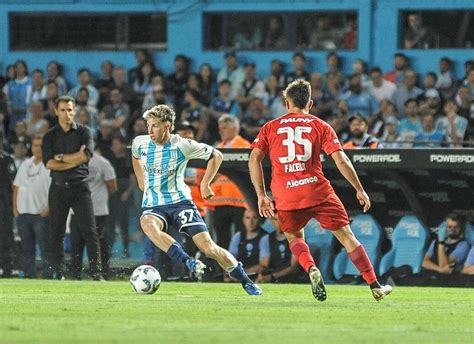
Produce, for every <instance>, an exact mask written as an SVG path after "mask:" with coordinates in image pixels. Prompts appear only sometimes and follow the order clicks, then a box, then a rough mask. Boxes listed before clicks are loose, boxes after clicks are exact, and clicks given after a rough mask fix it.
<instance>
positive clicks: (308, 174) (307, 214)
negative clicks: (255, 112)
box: [249, 80, 392, 301]
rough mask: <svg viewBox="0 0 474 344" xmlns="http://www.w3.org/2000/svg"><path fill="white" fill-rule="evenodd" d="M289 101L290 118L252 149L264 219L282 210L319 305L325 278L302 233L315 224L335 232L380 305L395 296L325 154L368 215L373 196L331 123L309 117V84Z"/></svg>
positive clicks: (263, 133)
mask: <svg viewBox="0 0 474 344" xmlns="http://www.w3.org/2000/svg"><path fill="white" fill-rule="evenodd" d="M284 96H285V104H286V108H287V109H288V113H287V114H286V115H283V116H281V117H279V118H276V119H274V120H272V121H270V122H268V123H266V124H265V125H264V126H263V127H262V128H261V130H260V133H259V134H258V136H257V138H256V139H255V141H254V142H253V143H252V148H253V150H252V153H251V154H250V160H249V168H250V177H251V178H252V183H253V185H254V187H255V190H256V192H257V197H258V209H259V212H260V215H261V216H264V217H267V218H268V217H273V216H275V213H276V209H277V210H278V214H277V216H278V219H279V221H280V224H281V229H282V231H283V232H284V233H285V236H286V238H287V239H288V241H289V243H290V249H291V252H292V253H293V254H294V255H295V256H296V257H297V258H298V261H299V263H300V265H301V266H302V267H303V268H304V270H305V271H307V272H308V274H309V278H310V281H311V287H312V291H313V295H314V297H315V298H316V299H317V300H319V301H324V300H326V298H327V294H326V287H325V285H324V281H323V278H322V276H321V273H320V271H319V270H318V268H317V267H316V264H315V262H314V259H313V257H312V256H311V253H310V251H309V247H308V245H307V244H306V242H305V240H304V231H303V227H304V226H305V225H306V224H307V223H308V221H309V220H310V219H311V218H315V219H316V220H318V221H319V223H320V224H321V226H322V227H323V228H325V229H328V230H330V231H331V232H332V233H333V234H334V235H335V237H336V238H337V239H338V240H339V241H340V242H341V244H342V245H343V246H344V247H345V248H346V250H347V253H348V255H349V258H350V259H351V260H352V262H353V263H354V265H355V266H356V267H357V269H358V270H359V271H360V273H361V275H362V277H363V278H364V280H365V281H366V282H367V284H368V285H369V286H370V288H371V290H372V295H373V297H374V298H375V300H377V301H379V300H381V299H383V298H384V297H385V296H386V295H388V294H389V293H390V292H391V291H392V287H391V286H389V285H380V283H379V282H378V281H377V277H376V276H375V272H374V268H373V266H372V264H371V262H370V260H369V257H368V256H367V253H366V251H365V249H364V247H363V246H362V245H361V243H360V242H359V241H358V240H357V239H356V237H355V236H354V233H353V232H352V230H351V228H350V226H349V217H348V216H347V213H346V210H345V209H344V206H343V204H342V202H341V201H340V199H339V197H337V195H336V193H335V192H334V189H333V188H332V186H331V184H330V183H329V181H328V180H327V179H326V178H325V177H324V174H323V171H322V166H321V159H320V153H321V150H323V151H324V152H325V153H326V154H327V155H329V156H331V157H332V158H333V159H334V161H335V163H336V166H337V168H338V169H339V171H340V172H341V173H342V175H343V176H344V177H345V178H346V179H347V180H348V181H349V182H350V183H351V185H352V186H353V187H354V188H355V190H356V197H357V199H358V200H359V203H360V205H361V206H363V210H364V212H367V211H368V210H369V208H370V199H369V196H368V195H367V193H366V192H365V191H364V188H363V187H362V185H361V183H360V181H359V178H358V176H357V173H356V171H355V170H354V167H353V166H352V164H351V161H350V160H349V158H348V157H347V156H346V154H345V153H344V151H343V150H342V147H341V144H340V143H339V140H338V138H337V135H336V133H335V132H334V130H333V129H332V128H331V127H330V126H329V124H327V123H326V122H324V121H322V120H320V119H319V118H317V117H315V116H312V115H309V110H310V109H311V107H312V105H313V102H312V100H311V86H310V84H309V83H308V82H307V81H304V80H295V81H293V82H292V83H290V84H289V85H288V87H287V88H286V90H285V91H284ZM266 155H268V156H269V158H270V162H271V166H272V181H271V190H272V194H273V197H274V199H275V204H274V203H273V201H272V199H271V198H270V197H269V196H268V195H267V193H266V190H265V182H264V177H263V171H262V164H261V163H262V160H263V158H264V157H265V156H266Z"/></svg>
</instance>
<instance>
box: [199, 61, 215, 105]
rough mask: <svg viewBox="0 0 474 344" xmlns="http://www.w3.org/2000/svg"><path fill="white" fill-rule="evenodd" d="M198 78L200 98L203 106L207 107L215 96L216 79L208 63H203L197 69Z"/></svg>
mask: <svg viewBox="0 0 474 344" xmlns="http://www.w3.org/2000/svg"><path fill="white" fill-rule="evenodd" d="M199 78H200V81H201V96H202V99H203V102H204V105H206V106H209V104H210V103H211V101H212V99H213V98H214V96H215V95H216V94H217V84H216V77H215V75H214V70H213V69H212V67H211V65H210V64H209V63H203V64H202V65H201V66H200V67H199Z"/></svg>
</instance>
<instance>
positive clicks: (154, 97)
mask: <svg viewBox="0 0 474 344" xmlns="http://www.w3.org/2000/svg"><path fill="white" fill-rule="evenodd" d="M160 104H165V105H171V99H169V98H168V97H167V96H166V94H165V90H164V89H163V88H162V87H160V86H153V91H152V92H151V93H150V94H147V95H146V96H145V99H144V100H143V104H142V107H141V112H142V113H143V112H145V111H146V110H148V109H151V108H152V107H153V106H155V105H160Z"/></svg>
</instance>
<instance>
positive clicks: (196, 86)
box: [186, 73, 209, 106]
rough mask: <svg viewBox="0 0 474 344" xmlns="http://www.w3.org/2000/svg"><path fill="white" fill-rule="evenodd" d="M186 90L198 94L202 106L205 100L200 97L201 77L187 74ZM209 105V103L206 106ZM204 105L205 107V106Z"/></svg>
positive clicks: (195, 74)
mask: <svg viewBox="0 0 474 344" xmlns="http://www.w3.org/2000/svg"><path fill="white" fill-rule="evenodd" d="M186 89H188V90H194V91H196V92H198V93H199V101H200V102H201V103H202V104H204V102H205V99H204V98H203V96H202V81H201V77H200V76H199V74H197V73H189V75H188V80H187V81H186ZM204 105H206V104H204ZM207 105H209V103H208V104H207ZM207 105H206V106H207Z"/></svg>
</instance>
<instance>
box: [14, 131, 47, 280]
mask: <svg viewBox="0 0 474 344" xmlns="http://www.w3.org/2000/svg"><path fill="white" fill-rule="evenodd" d="M42 141H43V138H42V136H35V137H34V138H33V145H32V147H31V150H32V151H33V156H32V157H31V158H29V159H27V160H26V161H25V162H24V163H23V164H22V165H21V166H20V168H19V169H18V173H17V175H16V177H15V180H14V181H13V214H14V215H15V217H16V221H17V225H18V231H19V233H20V237H21V253H22V270H23V272H24V273H25V277H26V278H36V265H35V262H36V244H38V245H39V248H40V252H41V262H42V266H43V278H51V277H52V274H51V271H50V266H49V256H48V254H49V252H48V244H49V243H48V242H49V240H48V235H49V230H48V225H49V224H48V215H49V207H48V193H49V186H50V184H51V178H50V177H49V171H48V170H47V169H46V167H45V166H44V164H43V162H42V156H43V155H42V152H41V143H42Z"/></svg>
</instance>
